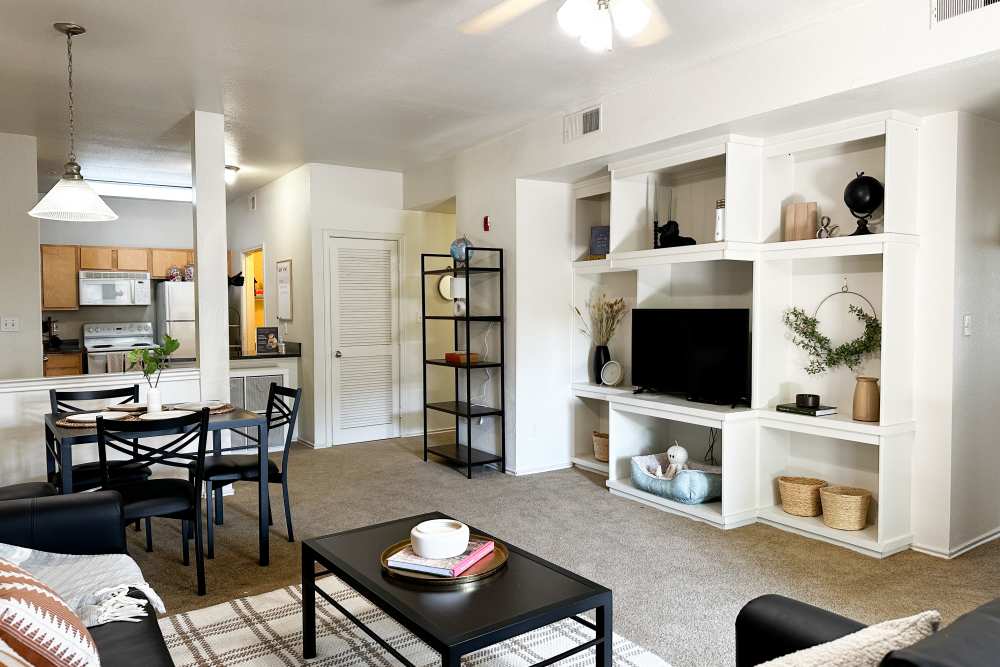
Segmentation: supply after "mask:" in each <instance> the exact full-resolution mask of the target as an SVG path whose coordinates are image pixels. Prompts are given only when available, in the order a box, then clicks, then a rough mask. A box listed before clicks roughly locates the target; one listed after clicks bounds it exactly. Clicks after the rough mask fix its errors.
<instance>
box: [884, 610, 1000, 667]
mask: <svg viewBox="0 0 1000 667" xmlns="http://www.w3.org/2000/svg"><path fill="white" fill-rule="evenodd" d="M998 655H1000V599H996V600H993V602H988V603H986V604H984V605H983V606H982V607H979V608H978V609H974V610H973V611H970V612H969V613H968V614H965V615H963V616H960V617H959V618H958V619H957V620H956V621H955V622H954V623H952V624H951V625H949V626H947V627H945V628H942V629H940V630H938V631H937V632H935V633H934V634H933V635H931V636H930V637H927V638H926V639H922V640H920V641H918V642H917V643H916V644H914V645H913V646H910V647H908V648H904V649H900V650H898V651H893V652H892V653H890V654H889V655H888V656H886V658H885V660H883V661H882V664H883V665H885V666H886V667H910V666H911V665H921V666H924V665H940V666H942V667H944V666H948V667H958V666H961V667H974V666H980V665H982V666H985V665H996V664H997V656H998Z"/></svg>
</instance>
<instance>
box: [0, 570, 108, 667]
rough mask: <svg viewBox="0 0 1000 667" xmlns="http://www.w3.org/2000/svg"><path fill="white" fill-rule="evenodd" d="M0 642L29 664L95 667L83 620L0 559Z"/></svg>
mask: <svg viewBox="0 0 1000 667" xmlns="http://www.w3.org/2000/svg"><path fill="white" fill-rule="evenodd" d="M0 641H3V642H4V643H6V644H7V646H9V647H10V649H12V650H13V651H15V652H16V653H17V655H19V656H20V657H21V658H23V659H24V660H26V661H27V662H29V663H31V664H32V665H45V666H48V665H51V666H53V667H97V666H98V665H100V664H101V663H100V660H99V659H98V657H97V646H96V645H95V644H94V638H93V637H91V636H90V633H89V632H88V631H87V627H86V626H85V625H84V624H83V621H81V620H80V618H79V617H78V616H77V615H76V614H74V613H73V610H72V609H70V608H69V606H68V605H67V604H66V603H65V602H63V600H62V598H60V597H59V596H58V595H56V594H55V593H54V592H53V591H52V589H51V588H49V587H48V586H46V585H45V584H43V583H42V582H40V581H39V580H38V579H36V578H35V577H33V576H32V575H30V574H29V573H27V572H25V571H24V570H22V569H21V568H19V567H18V566H17V565H14V564H13V563H11V562H9V561H6V560H2V559H0Z"/></svg>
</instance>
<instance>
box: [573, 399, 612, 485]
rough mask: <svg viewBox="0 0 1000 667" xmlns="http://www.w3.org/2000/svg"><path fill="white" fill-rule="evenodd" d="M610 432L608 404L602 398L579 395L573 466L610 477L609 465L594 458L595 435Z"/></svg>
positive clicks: (574, 408) (574, 403) (576, 411)
mask: <svg viewBox="0 0 1000 667" xmlns="http://www.w3.org/2000/svg"><path fill="white" fill-rule="evenodd" d="M594 431H600V432H601V433H607V432H608V403H607V401H605V400H602V399H601V398H592V397H589V396H586V395H579V394H578V395H577V396H576V397H575V398H574V399H573V453H572V456H571V460H572V462H573V465H575V466H577V467H579V468H584V469H585V470H589V471H591V472H596V473H599V474H602V475H603V476H604V477H605V478H607V476H608V463H607V462H605V461H598V460H597V459H596V458H595V457H594V444H593V433H594Z"/></svg>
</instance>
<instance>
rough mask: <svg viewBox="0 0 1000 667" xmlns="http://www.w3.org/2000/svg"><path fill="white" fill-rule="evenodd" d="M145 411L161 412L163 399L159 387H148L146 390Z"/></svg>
mask: <svg viewBox="0 0 1000 667" xmlns="http://www.w3.org/2000/svg"><path fill="white" fill-rule="evenodd" d="M146 412H150V413H156V412H163V401H162V399H161V398H160V390H159V388H156V389H149V390H148V391H147V392H146Z"/></svg>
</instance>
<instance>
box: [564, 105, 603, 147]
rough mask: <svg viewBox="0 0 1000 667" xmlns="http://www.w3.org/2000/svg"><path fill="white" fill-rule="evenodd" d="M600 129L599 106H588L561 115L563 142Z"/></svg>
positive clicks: (565, 142)
mask: <svg viewBox="0 0 1000 667" xmlns="http://www.w3.org/2000/svg"><path fill="white" fill-rule="evenodd" d="M600 130H601V107H600V106H596V107H590V108H588V109H583V110H582V111H577V112H576V113H571V114H567V115H566V116H564V117H563V143H564V144H568V143H569V142H571V141H574V140H576V139H579V138H580V137H583V136H586V135H588V134H593V133H594V132H600Z"/></svg>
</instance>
